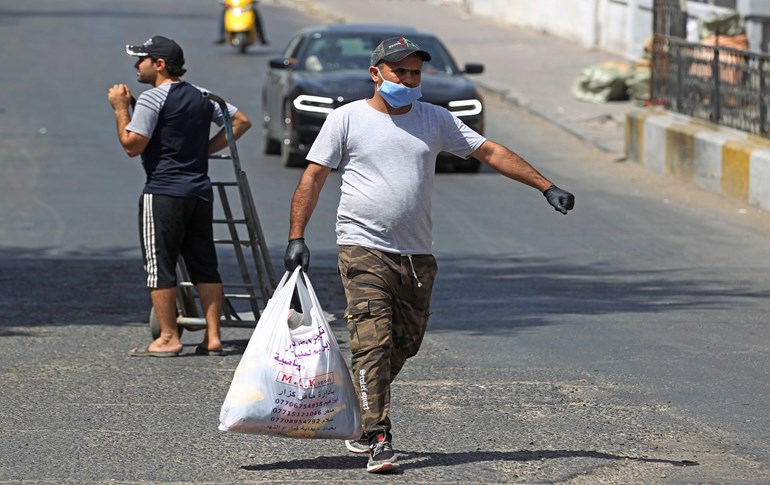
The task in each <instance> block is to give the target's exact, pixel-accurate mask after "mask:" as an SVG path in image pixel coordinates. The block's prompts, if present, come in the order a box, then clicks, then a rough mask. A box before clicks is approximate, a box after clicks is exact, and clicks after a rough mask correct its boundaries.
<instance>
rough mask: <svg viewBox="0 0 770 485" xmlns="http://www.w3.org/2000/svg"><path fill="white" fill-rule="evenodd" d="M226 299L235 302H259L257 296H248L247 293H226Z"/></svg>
mask: <svg viewBox="0 0 770 485" xmlns="http://www.w3.org/2000/svg"><path fill="white" fill-rule="evenodd" d="M225 298H232V299H233V300H258V298H257V297H256V296H255V295H247V294H245V293H237V294H235V293H226V294H225Z"/></svg>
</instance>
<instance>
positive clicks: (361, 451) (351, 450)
mask: <svg viewBox="0 0 770 485" xmlns="http://www.w3.org/2000/svg"><path fill="white" fill-rule="evenodd" d="M345 448H347V449H348V451H349V452H351V453H355V454H357V455H363V454H364V453H369V448H366V449H363V450H361V449H358V448H355V447H353V446H352V445H351V444H350V443H348V442H347V441H345Z"/></svg>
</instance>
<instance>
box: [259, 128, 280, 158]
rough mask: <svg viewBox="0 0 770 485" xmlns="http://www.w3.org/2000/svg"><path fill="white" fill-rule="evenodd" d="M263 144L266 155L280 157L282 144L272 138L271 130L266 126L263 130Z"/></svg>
mask: <svg viewBox="0 0 770 485" xmlns="http://www.w3.org/2000/svg"><path fill="white" fill-rule="evenodd" d="M262 137H263V138H262V143H263V148H264V151H265V155H278V154H279V153H281V142H280V141H279V140H276V139H275V138H273V137H271V136H270V130H269V129H268V128H267V125H265V126H264V127H263V128H262Z"/></svg>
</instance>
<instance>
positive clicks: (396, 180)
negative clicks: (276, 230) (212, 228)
mask: <svg viewBox="0 0 770 485" xmlns="http://www.w3.org/2000/svg"><path fill="white" fill-rule="evenodd" d="M425 61H430V54H429V53H428V52H426V51H423V50H422V49H420V48H419V47H418V46H417V45H416V44H414V43H413V42H411V41H410V40H408V39H405V38H403V37H394V38H390V39H386V40H384V41H383V42H382V43H381V44H380V45H379V46H378V47H377V49H375V51H374V53H373V54H372V62H371V67H370V68H369V73H370V75H371V78H372V81H373V82H374V83H375V86H376V87H375V91H374V96H373V97H372V98H370V99H364V100H360V101H356V102H353V103H350V104H348V105H345V106H342V107H340V108H338V109H336V110H335V111H333V112H332V113H331V114H330V115H329V117H328V118H327V120H326V122H325V123H324V125H323V127H322V128H321V131H320V133H319V134H318V137H317V139H316V141H315V143H314V144H313V146H312V148H311V149H310V152H309V153H308V156H307V159H308V161H309V164H308V167H307V169H306V170H305V172H304V173H303V174H302V178H301V180H300V182H299V185H298V186H297V189H296V191H295V192H294V197H293V199H292V203H291V225H290V229H289V245H288V246H287V248H286V254H285V256H284V264H285V266H286V269H287V270H289V271H293V270H294V269H295V268H296V267H297V266H302V269H303V270H305V271H307V269H308V266H309V262H310V251H309V250H308V248H307V246H306V245H305V240H304V234H305V227H306V226H307V223H308V221H309V220H310V216H311V214H312V212H313V209H314V208H315V206H316V203H317V202H318V197H319V195H320V193H321V189H322V187H323V185H324V183H325V181H326V178H327V176H328V175H329V173H330V172H331V170H332V169H339V171H340V174H341V176H342V195H341V198H340V203H339V207H338V210H337V223H336V231H337V243H338V245H339V248H340V249H339V271H340V276H341V278H342V283H343V285H344V287H345V295H346V298H347V303H348V306H347V309H346V310H345V315H346V318H347V320H348V330H349V332H350V350H351V352H352V354H353V356H352V368H353V375H354V381H355V383H356V390H357V392H358V397H359V401H360V405H361V410H362V417H363V423H364V436H362V437H361V439H360V440H357V441H346V442H345V444H346V447H347V448H348V450H350V451H352V452H354V453H369V462H368V463H367V467H366V469H367V471H369V472H372V473H382V472H389V471H391V470H393V469H394V468H396V467H398V463H397V462H396V459H395V454H394V453H393V446H392V436H391V433H390V431H391V422H390V418H389V416H388V410H389V409H390V385H391V383H392V382H393V380H394V379H395V377H396V375H397V374H398V372H399V371H400V370H401V368H402V367H403V365H404V363H405V362H406V360H407V359H408V358H410V357H412V356H414V355H416V354H417V351H418V349H419V347H420V343H421V342H422V338H423V335H424V333H425V328H426V326H427V322H428V314H429V310H430V297H431V292H432V289H433V280H434V278H435V275H436V271H437V267H436V261H435V259H434V258H433V256H432V255H431V247H432V237H431V192H432V189H433V178H434V173H435V163H436V156H437V155H438V154H439V153H440V152H442V151H446V152H449V153H452V154H454V155H457V156H460V157H464V158H467V157H469V156H472V157H474V158H476V159H478V160H481V161H482V162H484V163H486V164H488V165H489V166H490V167H492V168H493V169H495V170H496V171H498V172H500V173H501V174H503V175H505V176H506V177H508V178H511V179H513V180H516V181H518V182H521V183H523V184H526V185H529V186H531V187H533V188H536V189H538V190H540V191H541V192H542V193H543V195H545V197H546V199H547V200H548V203H550V204H551V205H552V206H553V207H554V208H555V209H556V210H557V211H559V212H561V213H562V214H566V213H567V212H568V211H569V210H571V209H572V207H573V206H574V202H575V198H574V196H573V195H572V194H570V193H569V192H567V191H564V190H562V189H559V188H558V187H556V186H555V185H554V184H552V183H551V182H550V181H549V180H548V179H546V178H545V177H544V176H543V175H541V174H540V173H539V172H538V171H537V170H535V169H534V168H533V167H532V166H531V165H530V164H529V163H527V162H526V161H525V160H524V159H523V158H521V157H520V156H518V155H517V154H515V153H513V152H512V151H510V150H509V149H507V148H506V147H504V146H502V145H499V144H497V143H494V142H492V141H490V140H487V139H485V138H484V137H483V136H481V135H479V134H478V133H476V132H474V131H473V130H471V129H470V128H468V127H467V126H466V125H465V124H464V123H463V122H462V121H460V120H459V119H458V118H456V117H455V116H454V115H452V114H451V113H450V112H449V111H447V110H446V109H444V108H442V107H439V106H435V105H432V104H428V103H422V102H420V101H418V98H419V97H420V76H421V74H422V67H423V63H424V62H425Z"/></svg>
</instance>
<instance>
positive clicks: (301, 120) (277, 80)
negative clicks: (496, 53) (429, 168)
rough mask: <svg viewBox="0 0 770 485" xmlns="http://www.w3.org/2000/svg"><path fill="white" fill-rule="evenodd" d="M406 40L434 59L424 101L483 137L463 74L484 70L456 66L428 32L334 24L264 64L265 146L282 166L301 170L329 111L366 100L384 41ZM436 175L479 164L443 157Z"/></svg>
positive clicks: (478, 105) (479, 110)
mask: <svg viewBox="0 0 770 485" xmlns="http://www.w3.org/2000/svg"><path fill="white" fill-rule="evenodd" d="M397 36H405V37H407V38H409V39H410V40H412V41H414V42H415V43H416V44H417V45H419V46H420V48H421V49H424V50H426V51H428V52H430V54H431V60H430V61H429V62H426V63H425V65H424V67H423V76H422V81H421V85H422V98H421V100H422V101H425V102H428V103H433V104H436V105H439V106H443V107H445V108H447V109H448V110H449V111H451V112H453V113H454V114H455V115H456V116H457V117H459V118H460V119H461V120H463V122H464V123H465V124H467V125H468V126H469V127H471V128H472V129H474V130H475V131H477V132H478V133H481V134H483V133H484V111H483V100H482V98H481V95H480V94H479V92H478V90H477V89H476V86H475V85H474V84H473V83H472V82H471V81H470V80H469V79H468V78H467V77H466V76H465V74H478V73H481V72H482V71H483V70H484V66H483V65H481V64H473V63H471V64H466V65H465V66H464V68H463V69H460V68H458V67H457V64H456V63H455V61H454V59H452V56H451V55H450V53H449V51H447V49H446V47H444V45H443V44H442V43H441V41H440V40H439V39H438V38H437V37H436V36H435V35H433V34H431V33H427V32H422V31H418V30H416V29H414V28H413V27H406V26H398V25H374V24H333V25H327V26H320V27H311V28H306V29H303V30H301V31H299V32H298V33H297V34H296V35H295V36H294V38H293V39H292V40H291V41H290V42H289V44H288V46H287V47H286V49H285V51H284V53H283V55H282V56H280V57H274V58H271V59H270V60H269V69H268V71H267V75H266V79H265V83H264V85H263V88H262V107H263V111H264V116H263V123H264V126H263V128H264V129H263V133H264V137H265V139H264V147H265V153H267V154H280V155H281V161H282V163H283V164H284V165H285V166H287V167H299V166H304V165H306V163H307V162H306V161H305V156H306V155H307V152H308V151H309V150H310V146H311V145H312V144H313V141H314V140H315V138H316V136H317V135H318V131H319V130H320V129H321V125H322V124H323V122H324V120H325V119H326V115H328V114H329V113H330V112H331V111H332V110H333V109H334V108H337V107H339V106H342V105H344V104H346V103H349V102H351V101H356V100H359V99H363V98H370V97H372V95H373V93H374V83H373V82H372V80H371V77H370V76H369V65H370V62H371V54H372V51H374V49H375V47H377V45H378V44H379V43H380V42H382V41H383V40H384V39H386V38H388V37H397ZM437 162H438V163H437V167H438V168H439V169H447V168H450V167H451V168H452V169H454V170H456V171H460V172H477V171H478V170H479V161H478V160H475V159H473V158H469V159H467V160H463V159H461V158H458V157H455V156H452V155H450V154H441V155H440V156H439V160H438V161H437Z"/></svg>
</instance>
